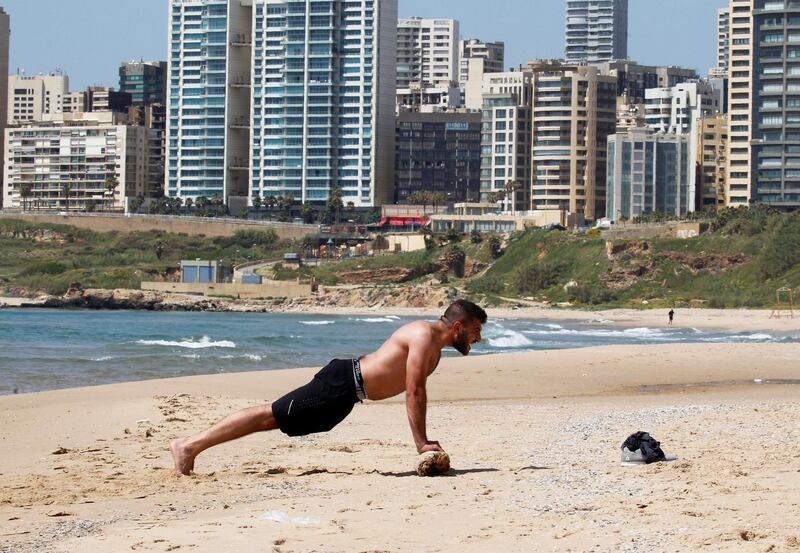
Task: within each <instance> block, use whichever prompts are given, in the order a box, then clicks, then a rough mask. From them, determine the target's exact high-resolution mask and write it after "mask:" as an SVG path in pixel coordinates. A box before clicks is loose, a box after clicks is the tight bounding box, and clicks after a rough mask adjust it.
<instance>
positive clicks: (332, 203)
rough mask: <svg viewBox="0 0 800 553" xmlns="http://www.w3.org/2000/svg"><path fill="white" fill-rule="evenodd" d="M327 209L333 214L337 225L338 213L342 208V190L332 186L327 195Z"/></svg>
mask: <svg viewBox="0 0 800 553" xmlns="http://www.w3.org/2000/svg"><path fill="white" fill-rule="evenodd" d="M328 207H329V208H330V209H331V211H333V213H334V219H333V220H334V222H335V223H337V224H338V223H339V211H340V210H341V209H342V208H343V207H344V202H343V201H342V189H341V188H339V187H338V186H334V187H333V188H332V189H331V191H330V193H329V194H328Z"/></svg>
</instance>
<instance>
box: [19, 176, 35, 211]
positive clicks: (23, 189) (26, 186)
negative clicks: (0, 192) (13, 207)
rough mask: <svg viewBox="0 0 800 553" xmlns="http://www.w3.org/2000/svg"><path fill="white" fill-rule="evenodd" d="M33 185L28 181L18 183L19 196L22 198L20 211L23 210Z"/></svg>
mask: <svg viewBox="0 0 800 553" xmlns="http://www.w3.org/2000/svg"><path fill="white" fill-rule="evenodd" d="M32 189H33V187H32V186H31V183H29V182H23V183H22V184H20V185H19V197H20V198H22V211H25V209H26V206H27V204H28V198H30V197H31V190H32Z"/></svg>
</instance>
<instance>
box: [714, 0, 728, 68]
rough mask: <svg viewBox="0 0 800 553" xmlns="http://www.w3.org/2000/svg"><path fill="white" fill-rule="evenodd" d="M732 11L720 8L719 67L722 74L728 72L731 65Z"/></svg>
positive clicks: (718, 34) (718, 19) (718, 31)
mask: <svg viewBox="0 0 800 553" xmlns="http://www.w3.org/2000/svg"><path fill="white" fill-rule="evenodd" d="M730 32H731V11H730V9H729V8H720V10H719V12H718V14H717V67H716V69H717V70H719V72H720V74H721V73H722V72H723V71H725V72H727V71H728V66H729V64H730Z"/></svg>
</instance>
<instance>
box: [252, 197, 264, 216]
mask: <svg viewBox="0 0 800 553" xmlns="http://www.w3.org/2000/svg"><path fill="white" fill-rule="evenodd" d="M262 203H263V200H262V198H261V195H260V194H259V195H258V196H256V197H254V198H253V207H254V208H255V209H256V213H258V212H259V211H261V204H262Z"/></svg>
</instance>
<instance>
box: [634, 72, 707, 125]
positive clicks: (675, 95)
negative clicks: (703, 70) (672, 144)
mask: <svg viewBox="0 0 800 553" xmlns="http://www.w3.org/2000/svg"><path fill="white" fill-rule="evenodd" d="M721 101H722V94H721V92H720V91H719V90H716V89H715V88H714V87H713V86H712V85H711V84H710V83H708V82H706V81H695V82H688V83H681V84H678V85H675V86H673V87H671V88H649V89H647V91H645V120H646V122H647V126H649V127H652V128H653V129H655V130H656V131H659V132H662V133H671V134H676V133H677V134H682V133H683V134H685V133H691V132H694V131H695V130H696V122H697V121H698V120H699V119H700V118H701V117H705V116H710V115H715V114H716V113H718V112H719V111H720V103H721Z"/></svg>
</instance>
